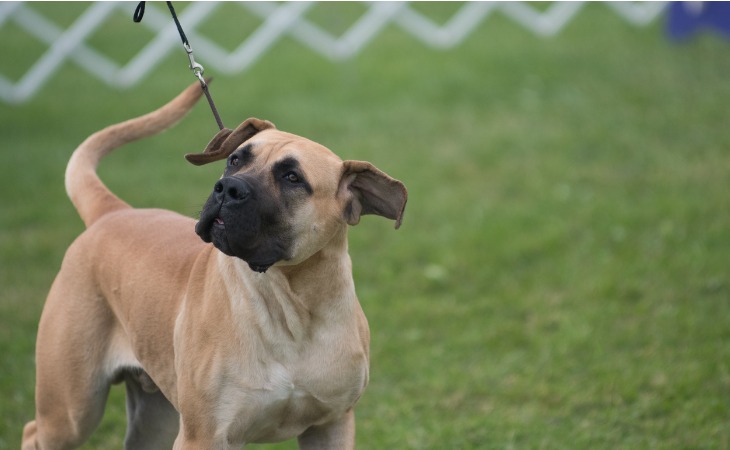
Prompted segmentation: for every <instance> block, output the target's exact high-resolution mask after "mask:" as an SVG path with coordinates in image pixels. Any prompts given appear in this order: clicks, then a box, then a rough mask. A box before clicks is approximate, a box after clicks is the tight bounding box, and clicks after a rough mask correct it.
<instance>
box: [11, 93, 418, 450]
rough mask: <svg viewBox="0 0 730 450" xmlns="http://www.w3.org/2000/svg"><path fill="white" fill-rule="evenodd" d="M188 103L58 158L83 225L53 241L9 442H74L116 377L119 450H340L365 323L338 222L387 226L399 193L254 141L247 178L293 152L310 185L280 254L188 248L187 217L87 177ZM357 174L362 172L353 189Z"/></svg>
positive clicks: (321, 150) (283, 145) (358, 374)
mask: <svg viewBox="0 0 730 450" xmlns="http://www.w3.org/2000/svg"><path fill="white" fill-rule="evenodd" d="M198 97H199V94H198V93H197V92H196V89H195V87H194V86H193V87H191V88H189V89H188V90H186V91H184V92H183V93H182V94H181V95H180V96H178V97H177V98H176V99H175V100H173V101H172V102H170V103H169V104H168V105H166V106H164V107H162V108H161V109H159V110H157V111H155V112H153V113H150V114H148V115H147V116H143V117H140V118H137V119H132V120H130V121H127V122H124V123H122V124H118V125H114V126H111V127H109V128H106V129H104V130H102V131H100V132H98V133H95V134H94V135H92V136H91V137H90V138H88V139H87V140H86V141H85V142H84V143H83V144H81V146H80V147H79V148H78V149H77V150H76V152H75V153H74V155H73V157H72V158H71V161H70V162H69V165H68V169H67V179H66V186H67V191H68V193H69V196H70V197H71V199H72V201H73V203H74V205H75V206H76V208H77V209H78V211H79V214H80V215H81V217H82V219H83V220H84V222H85V223H86V224H87V226H88V228H87V230H86V231H85V232H84V233H83V234H82V235H81V236H79V238H77V239H76V241H75V242H74V243H73V244H72V245H71V246H70V247H69V249H68V251H67V253H66V256H65V258H64V261H63V264H62V267H61V270H60V272H59V274H58V276H57V277H56V280H55V281H54V283H53V286H52V288H51V290H50V293H49V295H48V299H47V301H46V305H45V307H44V310H43V314H42V317H41V321H40V325H39V332H38V340H37V350H36V359H37V380H36V416H35V420H34V421H31V422H29V423H28V424H27V425H26V427H25V429H24V432H23V444H22V449H23V450H38V449H42V450H49V449H71V448H76V447H78V446H80V445H81V444H82V443H83V442H84V441H85V440H86V439H87V438H88V436H89V435H90V434H91V432H92V431H93V430H94V428H95V427H96V426H97V425H98V423H99V420H100V418H101V415H102V413H103V409H104V404H105V401H106V396H107V393H108V390H109V386H110V384H112V383H114V382H119V381H125V382H126V385H127V394H128V417H129V420H130V425H129V430H128V432H127V437H126V440H125V446H126V448H128V449H131V448H134V449H147V448H149V449H152V448H170V446H171V445H172V443H173V442H174V445H173V448H175V449H178V450H182V449H186V450H189V449H206V450H210V449H238V448H241V446H242V445H244V444H246V443H250V442H274V441H280V440H285V439H291V438H294V437H297V438H298V440H299V445H300V448H304V449H348V448H354V440H355V438H354V436H355V421H354V412H353V411H354V410H353V408H354V406H355V403H356V402H357V400H358V399H359V398H360V396H361V395H362V393H363V390H364V388H365V386H366V385H367V381H368V358H369V349H368V346H369V331H368V325H367V320H366V319H365V316H364V314H363V311H362V309H361V307H360V304H359V302H358V299H357V296H356V294H355V290H354V284H353V280H352V271H351V261H350V257H349V255H348V253H347V229H348V222H349V223H353V222H354V223H356V222H357V220H359V214H361V213H363V214H364V213H372V214H379V215H383V216H385V217H390V218H392V219H395V220H396V221H397V223H398V224H399V223H400V220H401V217H402V213H403V207H404V206H405V201H406V192H405V188H403V186H402V184H400V182H397V181H395V180H393V179H391V178H390V177H388V176H387V175H385V174H383V173H382V172H380V171H377V169H375V168H374V167H372V166H367V165H368V164H369V163H360V162H343V161H341V160H340V159H339V158H338V157H337V156H335V155H334V154H333V153H332V152H330V151H329V150H327V149H326V148H325V147H323V146H321V145H319V144H316V143H314V142H312V141H309V140H307V139H304V138H301V137H299V136H296V135H293V134H289V133H284V132H281V131H279V130H276V129H265V130H263V131H261V132H259V133H257V134H255V136H253V137H251V138H250V140H249V141H248V142H249V143H253V144H254V148H255V153H256V160H255V164H254V165H253V166H252V167H248V168H246V171H248V172H247V173H251V174H255V173H262V174H265V173H266V171H267V170H269V168H270V167H271V165H272V164H274V163H275V162H276V161H277V160H281V158H285V157H292V158H296V159H297V160H298V161H299V163H300V164H301V168H302V170H303V172H304V173H305V174H306V176H307V179H308V180H309V181H310V183H311V185H312V190H313V193H312V195H311V196H309V197H307V200H306V201H302V202H299V203H298V204H297V205H296V208H295V209H294V210H292V211H291V212H290V214H291V217H290V218H289V219H287V220H289V223H290V225H291V230H293V231H292V233H293V236H294V239H293V243H292V246H291V254H292V257H291V258H290V259H288V260H285V261H279V262H278V263H276V264H275V265H274V266H273V267H271V268H270V269H269V270H268V271H267V272H266V273H263V274H260V273H256V272H253V271H252V270H251V269H249V267H248V265H247V264H246V262H244V261H243V260H241V259H239V258H236V257H232V256H227V255H225V254H223V253H222V252H220V251H218V250H217V249H216V248H214V247H213V245H211V244H206V243H204V242H203V241H202V240H201V239H200V238H199V237H198V236H197V235H196V234H195V233H194V231H193V230H194V227H195V221H194V220H193V219H190V218H187V217H184V216H181V215H179V214H177V213H174V212H170V211H164V210H156V209H133V208H131V207H129V206H128V205H127V204H126V203H124V202H123V201H122V200H120V199H119V198H117V197H116V196H114V194H112V193H111V192H109V191H108V190H107V189H106V187H105V186H104V185H103V184H102V182H101V181H100V180H99V178H98V177H97V176H96V173H95V168H96V165H97V164H98V162H99V160H100V159H101V158H102V157H103V155H105V154H107V153H108V152H109V151H111V150H112V149H114V148H116V147H118V146H120V145H122V144H124V143H126V142H130V141H132V140H135V139H139V138H142V137H145V136H149V135H151V134H154V133H157V132H159V131H161V130H162V129H164V128H167V127H168V126H170V125H172V124H173V123H174V122H176V121H177V120H179V119H180V118H181V117H182V116H183V115H184V114H185V113H186V112H187V110H189V109H190V108H191V107H192V105H193V104H194V103H195V101H196V100H197V98H198ZM376 172H377V173H376ZM359 173H367V174H368V175H366V176H362V177H360V178H361V181H360V182H358V181H356V180H357V179H358V176H359V175H358V174H359ZM358 183H361V184H364V185H363V186H358ZM372 183H375V184H377V185H378V186H381V187H373V186H374V185H372ZM383 186H385V187H383ZM388 186H390V187H388ZM391 188H392V190H390V189H391ZM270 189H274V186H273V185H272V186H271V187H270ZM365 191H368V192H371V191H372V192H379V194H377V195H378V196H379V197H381V198H377V199H376V198H372V196H371V194H369V193H368V192H365ZM383 197H385V198H383ZM389 198H390V200H389ZM353 204H355V205H356V206H355V207H353V206H352V205H353ZM287 214H289V212H288V213H287ZM287 217H289V216H287Z"/></svg>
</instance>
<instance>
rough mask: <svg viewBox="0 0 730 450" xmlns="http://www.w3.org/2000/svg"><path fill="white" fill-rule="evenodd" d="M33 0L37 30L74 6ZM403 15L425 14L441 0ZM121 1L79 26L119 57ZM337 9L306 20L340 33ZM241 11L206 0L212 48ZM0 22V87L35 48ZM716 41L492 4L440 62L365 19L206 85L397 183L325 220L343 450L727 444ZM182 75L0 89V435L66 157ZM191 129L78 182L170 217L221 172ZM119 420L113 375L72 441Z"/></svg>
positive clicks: (724, 225) (58, 218)
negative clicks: (547, 26)
mask: <svg viewBox="0 0 730 450" xmlns="http://www.w3.org/2000/svg"><path fill="white" fill-rule="evenodd" d="M130 5H131V4H130ZM34 7H38V8H45V10H46V11H50V12H52V13H53V14H54V17H56V20H58V21H59V22H61V23H69V22H71V21H72V20H73V18H74V17H75V15H76V14H78V12H79V10H81V9H83V6H82V5H62V6H59V5H38V6H34ZM417 8H418V9H420V10H422V11H424V12H426V13H428V14H429V15H431V17H433V18H435V19H436V20H441V21H442V22H443V21H445V20H446V18H447V17H449V15H450V13H451V12H452V11H453V10H454V9H455V8H456V5H443V4H429V5H418V6H417ZM131 9H132V6H130V14H129V16H125V15H122V14H120V15H119V16H118V17H117V18H116V20H114V21H113V22H110V23H109V25H108V26H107V27H105V28H104V29H103V30H102V31H100V32H98V33H97V34H96V35H95V36H94V38H93V39H92V43H93V45H95V46H96V47H97V48H101V49H105V50H107V51H110V52H116V56H117V58H118V59H119V61H126V60H127V59H129V58H130V57H131V56H132V55H134V54H135V52H136V49H138V48H139V47H140V46H141V45H143V44H144V43H145V42H146V39H148V38H149V33H147V32H140V31H139V30H140V26H139V25H134V24H133V23H132V22H131V19H130V17H131ZM361 9H362V7H361V6H359V5H346V6H342V5H320V6H317V7H316V8H315V9H314V10H313V11H312V12H311V13H310V14H309V16H310V17H311V18H312V20H316V21H318V22H319V23H328V24H331V25H329V26H331V29H332V30H333V31H342V30H343V29H345V28H346V26H347V24H348V23H350V22H351V21H352V18H354V17H356V16H357V14H358V13H359V12H361ZM243 15H244V13H243V12H242V11H240V10H238V9H236V8H235V7H233V6H230V5H228V6H227V7H226V8H224V9H223V10H222V11H221V13H220V14H219V15H218V17H217V18H216V20H215V21H209V22H208V24H207V25H206V26H205V27H203V29H204V31H205V33H206V34H207V35H208V36H211V37H212V38H214V39H215V40H217V41H218V42H220V43H221V44H223V45H226V43H228V44H229V45H226V46H227V47H228V48H235V46H236V45H237V44H238V43H239V42H240V40H241V39H242V38H243V36H245V35H246V33H247V32H248V30H250V29H251V27H252V26H253V25H254V24H255V22H251V23H250V24H249V22H248V21H247V20H245V19H243ZM239 19H241V20H243V23H244V26H241V24H240V23H239ZM0 36H1V37H2V39H0V54H3V55H4V57H3V62H2V63H0V64H2V68H1V69H0V70H1V72H2V73H3V74H5V75H8V76H14V77H19V76H20V75H21V74H22V73H24V71H25V69H27V67H28V65H29V64H31V63H32V62H33V60H34V59H35V58H37V57H38V55H39V54H40V53H41V51H42V46H40V45H39V44H36V43H35V42H34V41H33V40H32V39H29V38H28V37H27V36H26V35H25V34H23V33H21V32H19V31H17V30H16V29H15V28H13V26H11V25H5V26H4V27H3V28H2V29H0ZM194 45H195V43H194V42H193V46H194ZM729 51H730V43H728V42H727V41H723V40H721V39H720V38H718V37H714V36H702V37H700V38H698V39H696V40H693V41H691V42H688V43H683V44H680V45H677V44H671V43H669V42H668V41H667V40H666V38H665V36H664V33H663V24H662V21H657V22H656V23H655V24H654V25H652V26H650V27H647V28H642V29H638V28H634V27H632V26H629V25H627V24H625V23H624V22H623V21H622V20H620V19H618V18H617V17H616V16H615V15H614V14H613V13H611V12H610V11H609V10H607V9H606V8H605V7H604V6H601V5H590V6H588V7H586V9H585V10H583V11H581V13H580V14H579V15H578V18H577V19H576V20H575V21H574V22H573V23H572V24H571V25H569V26H568V27H567V28H566V29H565V30H564V31H563V32H562V33H561V34H560V35H559V36H557V37H554V38H549V39H539V38H537V37H535V36H534V35H532V34H530V33H529V32H527V31H525V30H523V29H522V28H520V27H518V26H516V25H515V24H514V23H512V22H511V21H509V20H507V19H505V18H504V17H503V16H501V15H500V14H496V15H494V16H493V17H491V18H490V19H489V20H488V21H487V22H486V23H485V24H483V25H482V26H481V27H480V28H479V30H478V31H477V32H476V33H475V34H474V35H472V36H471V37H470V38H469V39H468V40H467V41H465V42H464V43H463V44H462V45H460V46H459V47H458V48H456V49H454V50H451V51H448V52H439V51H435V50H430V49H427V48H426V47H424V45H423V44H421V43H420V42H418V41H417V40H415V39H414V38H412V37H411V36H410V35H408V34H407V33H405V32H403V31H402V30H400V29H399V28H397V27H395V26H390V27H388V28H386V30H385V32H384V33H383V34H382V35H380V36H379V37H378V38H377V39H376V40H375V41H374V42H373V43H372V44H371V45H370V46H369V47H367V49H366V50H365V51H363V52H362V54H361V55H359V56H358V57H357V58H355V59H352V60H350V61H346V62H341V63H333V62H330V61H329V60H326V59H324V58H322V57H320V56H319V55H317V54H315V53H313V52H311V51H310V50H308V49H306V48H304V47H302V46H301V44H298V43H296V42H295V41H293V40H290V39H284V40H282V41H280V42H279V43H277V44H276V45H275V46H274V47H273V51H272V52H271V53H269V54H267V55H266V56H264V57H263V58H262V59H261V60H260V61H259V62H258V63H257V64H256V65H255V66H254V67H253V68H252V69H251V70H250V71H249V72H247V73H245V74H242V75H239V76H235V77H227V76H220V75H218V76H217V80H216V81H215V83H214V84H213V86H212V90H213V94H214V97H215V99H216V102H217V103H218V104H219V109H220V110H221V113H222V116H223V120H224V122H226V124H227V125H228V126H234V125H237V124H238V123H239V122H241V121H242V120H243V119H245V118H246V117H249V116H257V117H261V118H266V119H269V120H271V121H273V122H274V123H276V124H277V125H278V127H279V128H282V129H285V130H287V131H292V132H295V133H297V134H301V135H304V136H307V137H310V138H312V139H314V140H316V141H319V142H321V143H323V144H325V145H327V146H328V147H330V148H331V149H333V150H334V151H335V152H337V153H338V154H339V155H340V156H342V157H343V158H348V159H364V160H369V161H372V162H373V163H375V164H376V165H377V166H378V167H380V168H381V169H383V170H385V171H386V172H388V173H389V174H391V175H392V176H394V177H396V178H399V179H401V180H403V181H404V183H405V184H406V185H407V186H408V188H409V194H410V197H409V203H408V208H407V210H406V217H405V221H404V224H403V227H402V228H401V229H400V230H399V231H393V230H392V223H391V222H389V221H386V220H383V219H379V218H374V217H368V218H366V219H365V220H363V221H362V222H361V223H360V225H358V226H357V227H354V228H353V229H352V230H351V232H350V252H351V254H352V257H353V262H354V267H355V269H354V270H355V279H356V283H357V287H358V293H359V296H360V300H361V303H362V305H363V308H364V309H365V312H366V314H367V315H368V318H369V320H370V326H371V330H372V355H371V356H372V362H371V383H370V386H369V388H368V390H367V391H366V393H365V395H364V397H363V398H362V400H361V402H360V404H359V405H358V408H357V415H358V435H357V443H358V447H359V448H361V449H386V448H387V449H434V450H436V449H512V448H515V449H567V448H570V449H591V450H595V449H611V450H614V449H725V448H728V447H729V446H730V126H729V124H730V109H729V105H730V79H729V78H728V76H729V74H730V57H728V52H729ZM198 59H199V60H201V62H203V63H205V55H198ZM185 64H186V59H185V55H184V53H182V51H180V52H176V53H174V54H171V55H170V56H169V57H167V58H166V59H165V60H164V61H163V62H162V64H160V66H159V68H158V69H156V70H155V71H154V72H153V73H152V74H151V75H150V76H149V77H148V79H147V80H146V81H145V83H143V84H142V85H140V86H139V87H137V88H135V89H133V90H129V91H125V92H118V91H114V90H112V89H110V88H108V87H106V86H105V85H104V84H103V83H102V82H100V81H98V80H96V79H94V78H93V77H91V76H89V75H88V74H86V73H85V72H83V71H82V70H80V69H78V68H77V67H76V66H75V65H73V64H71V63H68V64H65V65H64V66H63V68H62V70H61V71H60V73H59V74H58V75H57V76H55V77H54V78H53V79H52V81H51V82H50V83H49V84H48V85H47V86H46V87H45V88H44V89H43V91H42V92H41V93H40V94H39V95H38V96H37V97H36V98H35V99H34V100H32V101H31V102H29V103H27V104H25V105H21V106H16V107H10V106H7V105H2V104H0V130H1V131H0V142H1V143H2V147H3V159H4V161H3V163H2V164H0V205H1V206H0V208H1V213H0V286H1V288H0V355H1V357H2V366H1V368H0V449H16V448H18V447H19V441H20V432H21V429H22V426H23V424H24V423H25V422H26V421H28V420H30V419H31V418H32V416H33V409H34V408H33V390H34V356H33V351H34V350H33V349H34V341H35V333H36V327H37V321H38V317H39V315H40V311H41V308H42V305H43V302H44V298H45V295H46V292H47V290H48V287H49V286H50V283H51V281H52V280H53V277H54V275H55V272H56V271H57V269H58V267H59V264H60V262H61V259H62V257H63V253H64V251H65V248H66V247H67V246H68V244H69V243H70V242H71V241H72V240H73V239H74V238H75V236H77V235H78V234H79V233H80V232H81V231H82V229H83V227H82V223H81V221H80V220H79V219H78V216H77V214H76V212H75V210H74V209H73V207H72V206H71V204H70V202H69V201H68V199H67V198H66V196H65V192H64V189H63V173H64V169H65V164H66V161H67V159H68V157H69V156H70V154H71V152H72V150H73V149H74V148H75V146H76V145H78V144H79V143H80V142H81V141H82V140H83V139H84V138H85V137H86V136H87V135H89V134H90V133H92V132H94V131H96V130H98V129H100V128H102V127H104V126H106V125H108V124H110V123H114V122H118V121H121V120H125V119H127V118H129V117H132V116H135V115H138V114H141V113H144V112H147V111H150V110H152V109H153V108H155V107H157V106H158V105H160V104H162V103H164V102H165V101H167V100H168V99H169V98H171V97H172V96H174V95H175V94H176V93H177V92H178V91H179V90H181V89H182V88H183V87H184V86H186V85H187V84H188V83H190V82H191V81H192V77H191V76H190V74H189V73H188V72H187V71H186V70H185ZM214 75H215V74H214ZM215 131H216V127H215V123H214V121H213V119H212V116H211V115H210V112H209V111H208V110H207V109H206V106H205V105H203V104H201V105H199V107H198V108H197V109H196V110H195V111H194V112H193V113H192V114H191V116H190V117H188V118H187V119H186V120H185V121H184V122H183V123H182V124H181V125H179V126H178V127H177V128H176V129H175V130H174V131H171V132H168V133H165V134H163V135H161V136H158V137H155V138H152V139H149V140H147V141H144V142H141V143H136V144H134V145H131V146H129V147H128V148H126V149H125V150H124V151H120V152H118V153H116V154H114V155H112V156H111V157H109V158H108V159H107V160H105V161H104V163H103V164H102V167H101V169H100V172H101V174H102V178H103V179H104V180H105V181H106V182H107V184H108V185H109V186H110V187H111V188H112V189H113V190H114V191H115V192H116V193H117V194H119V195H120V196H121V197H122V198H124V199H126V200H127V201H129V202H130V203H132V204H133V205H136V206H140V207H151V206H154V207H165V208H170V209H173V210H176V211H180V212H182V213H185V214H188V215H191V216H194V215H195V214H197V211H199V208H200V206H201V205H202V203H203V202H204V199H205V197H206V196H207V195H208V192H209V190H210V189H211V187H212V183H213V180H214V179H215V178H216V177H217V176H218V174H219V171H220V170H221V167H220V166H218V167H206V168H198V167H193V166H191V165H189V164H187V163H186V162H185V160H184V159H183V158H182V155H183V154H184V153H186V152H190V151H199V150H201V149H202V148H203V147H204V146H205V144H206V143H207V141H208V139H209V138H210V137H211V136H212V135H213V134H214V132H215ZM124 429H125V418H124V392H123V388H122V387H116V388H115V389H113V392H112V396H111V398H110V401H109V404H108V406H107V414H106V416H105V418H104V421H103V423H102V425H101V427H100V428H99V429H98V431H97V432H96V434H95V435H94V436H93V437H92V440H91V441H90V442H89V444H87V446H86V447H85V448H88V449H118V448H121V442H122V439H123V435H124ZM253 447H254V448H279V449H293V448H295V444H294V443H293V442H288V443H284V444H280V445H278V446H273V447H265V446H253Z"/></svg>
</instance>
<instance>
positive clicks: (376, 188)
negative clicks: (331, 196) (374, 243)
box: [339, 161, 408, 229]
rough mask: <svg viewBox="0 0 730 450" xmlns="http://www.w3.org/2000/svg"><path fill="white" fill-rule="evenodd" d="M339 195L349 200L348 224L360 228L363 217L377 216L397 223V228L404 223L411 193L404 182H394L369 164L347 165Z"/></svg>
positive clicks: (394, 180)
mask: <svg viewBox="0 0 730 450" xmlns="http://www.w3.org/2000/svg"><path fill="white" fill-rule="evenodd" d="M342 165H343V168H344V169H343V173H342V178H341V180H340V187H339V195H346V196H348V197H349V198H348V200H347V204H346V205H345V210H344V214H345V220H347V223H348V224H350V225H357V224H358V223H359V222H360V216H362V215H364V214H377V215H379V216H382V217H386V218H388V219H393V220H395V228H396V229H398V227H400V225H401V222H402V221H403V211H404V210H405V208H406V201H407V200H408V191H407V190H406V187H405V186H404V185H403V183H401V182H400V181H398V180H396V179H395V178H391V177H390V176H389V175H388V174H386V173H385V172H383V171H381V170H380V169H378V168H377V167H375V166H374V165H372V164H370V163H369V162H365V161H344V162H343V163H342Z"/></svg>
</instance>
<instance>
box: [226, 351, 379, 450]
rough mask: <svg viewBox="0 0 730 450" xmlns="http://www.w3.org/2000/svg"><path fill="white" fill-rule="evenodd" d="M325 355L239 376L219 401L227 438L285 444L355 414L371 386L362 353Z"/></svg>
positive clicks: (271, 364)
mask: <svg viewBox="0 0 730 450" xmlns="http://www.w3.org/2000/svg"><path fill="white" fill-rule="evenodd" d="M305 353H310V352H305ZM325 353H326V352H324V351H317V352H313V354H305V355H302V356H303V357H302V358H301V360H295V361H287V362H284V363H279V362H271V361H270V362H267V363H266V364H262V365H261V366H259V367H257V368H255V370H254V371H251V370H250V369H251V367H249V368H248V369H249V370H246V369H244V370H242V371H241V372H239V377H237V379H236V380H235V381H234V380H231V381H234V382H232V383H230V384H229V385H228V386H227V388H226V389H225V391H226V392H224V394H223V395H222V397H221V400H222V405H221V406H222V408H220V409H219V411H220V412H221V413H223V415H224V416H226V417H225V418H223V417H222V418H221V419H223V420H222V421H221V422H220V423H227V424H228V427H229V428H228V429H227V430H226V435H227V436H229V437H234V440H240V441H241V442H276V441H281V440H285V439H290V438H293V437H295V436H298V435H299V434H301V433H303V432H304V431H305V430H306V429H307V428H309V427H310V426H312V425H318V424H322V423H326V422H328V421H331V420H334V419H335V418H337V417H339V416H341V415H342V414H344V413H345V412H346V411H347V410H349V409H350V408H352V407H353V406H354V404H355V403H356V402H357V400H358V399H359V397H360V395H361V394H362V392H363V390H364V388H365V386H366V384H367V379H368V363H367V359H366V357H365V356H364V354H361V353H360V354H358V353H349V352H346V353H341V354H339V357H338V356H337V355H334V354H332V355H326V354H325ZM254 372H258V376H256V375H255V373H254Z"/></svg>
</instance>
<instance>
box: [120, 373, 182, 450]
mask: <svg viewBox="0 0 730 450" xmlns="http://www.w3.org/2000/svg"><path fill="white" fill-rule="evenodd" d="M124 381H125V384H126V386H127V435H126V437H125V438H124V448H125V449H127V450H133V449H134V450H148V449H149V450H156V449H161V448H172V445H173V443H174V442H175V437H176V436H177V433H178V429H179V424H180V416H179V414H178V413H177V411H176V410H175V408H173V406H172V404H171V403H170V402H169V401H168V400H167V398H165V396H164V395H162V392H160V390H159V389H158V388H157V386H155V385H154V382H153V381H152V380H151V379H150V378H149V376H148V375H147V374H146V373H145V372H142V371H141V370H136V369H132V370H130V371H128V372H127V373H126V374H125V376H124Z"/></svg>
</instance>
